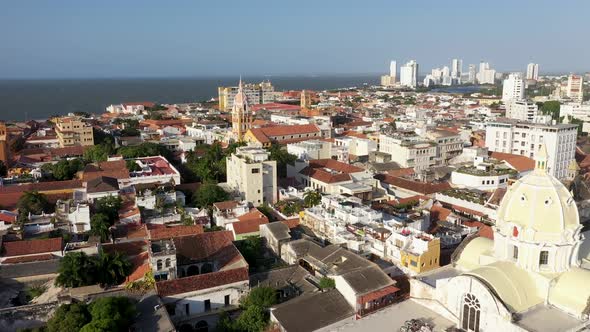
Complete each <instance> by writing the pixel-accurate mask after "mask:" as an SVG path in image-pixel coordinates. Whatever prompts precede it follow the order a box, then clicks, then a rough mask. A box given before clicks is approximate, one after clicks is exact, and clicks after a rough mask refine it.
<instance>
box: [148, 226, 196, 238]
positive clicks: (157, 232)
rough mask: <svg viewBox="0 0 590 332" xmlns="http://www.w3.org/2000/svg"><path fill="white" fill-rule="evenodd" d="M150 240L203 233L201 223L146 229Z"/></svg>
mask: <svg viewBox="0 0 590 332" xmlns="http://www.w3.org/2000/svg"><path fill="white" fill-rule="evenodd" d="M148 233H149V236H150V239H151V240H160V239H171V238H175V237H180V236H188V235H197V234H203V233H204V230H203V225H190V226H187V225H180V226H173V227H164V228H154V229H150V230H148Z"/></svg>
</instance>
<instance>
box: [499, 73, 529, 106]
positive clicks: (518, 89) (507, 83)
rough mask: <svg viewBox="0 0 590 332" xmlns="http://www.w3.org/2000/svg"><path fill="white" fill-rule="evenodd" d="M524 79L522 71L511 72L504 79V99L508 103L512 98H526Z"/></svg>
mask: <svg viewBox="0 0 590 332" xmlns="http://www.w3.org/2000/svg"><path fill="white" fill-rule="evenodd" d="M524 90H525V86H524V80H523V79H522V74H521V73H511V74H510V75H508V78H507V79H505V80H504V86H503V88H502V101H503V102H504V104H507V103H508V102H509V101H511V100H523V99H524Z"/></svg>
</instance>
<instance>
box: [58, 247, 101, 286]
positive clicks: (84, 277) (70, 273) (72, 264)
mask: <svg viewBox="0 0 590 332" xmlns="http://www.w3.org/2000/svg"><path fill="white" fill-rule="evenodd" d="M57 271H58V273H59V275H58V276H57V278H56V279H55V284H56V285H58V286H64V287H80V286H87V285H93V284H94V283H95V282H94V281H95V273H96V263H95V261H94V259H92V258H90V257H88V255H86V254H85V253H84V252H70V253H67V254H66V255H65V256H64V257H63V258H62V260H61V261H60V262H59V268H58V270H57Z"/></svg>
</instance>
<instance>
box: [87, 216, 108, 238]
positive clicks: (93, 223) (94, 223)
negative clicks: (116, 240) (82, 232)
mask: <svg viewBox="0 0 590 332" xmlns="http://www.w3.org/2000/svg"><path fill="white" fill-rule="evenodd" d="M109 227H111V223H110V221H109V217H108V216H106V215H105V214H103V213H97V214H95V215H93V216H92V218H90V234H92V235H96V236H98V237H100V241H101V242H107V241H108V240H109V237H110V235H111V232H110V230H109Z"/></svg>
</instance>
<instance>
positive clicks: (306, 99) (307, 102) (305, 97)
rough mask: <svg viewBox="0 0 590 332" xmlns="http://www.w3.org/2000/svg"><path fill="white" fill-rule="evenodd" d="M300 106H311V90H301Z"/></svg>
mask: <svg viewBox="0 0 590 332" xmlns="http://www.w3.org/2000/svg"><path fill="white" fill-rule="evenodd" d="M301 108H311V92H309V91H305V90H303V91H301Z"/></svg>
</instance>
